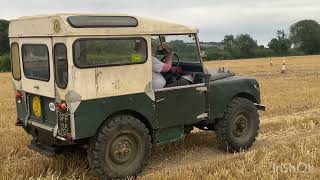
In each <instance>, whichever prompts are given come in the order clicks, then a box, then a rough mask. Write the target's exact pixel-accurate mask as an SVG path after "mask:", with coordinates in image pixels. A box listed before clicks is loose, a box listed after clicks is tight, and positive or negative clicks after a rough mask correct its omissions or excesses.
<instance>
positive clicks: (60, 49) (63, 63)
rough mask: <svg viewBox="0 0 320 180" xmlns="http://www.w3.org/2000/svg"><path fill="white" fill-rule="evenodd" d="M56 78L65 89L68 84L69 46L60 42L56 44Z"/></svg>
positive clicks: (60, 86)
mask: <svg viewBox="0 0 320 180" xmlns="http://www.w3.org/2000/svg"><path fill="white" fill-rule="evenodd" d="M54 64H55V80H56V84H57V86H58V87H59V88H62V89H65V88H66V87H67V84H68V59H67V48H66V46H65V45H64V44H62V43H59V44H56V45H55V46H54Z"/></svg>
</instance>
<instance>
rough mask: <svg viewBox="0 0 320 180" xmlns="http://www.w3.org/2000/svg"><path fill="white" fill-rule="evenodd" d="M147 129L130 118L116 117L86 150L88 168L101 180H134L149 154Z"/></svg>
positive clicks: (149, 146)
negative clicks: (122, 179) (118, 179)
mask: <svg viewBox="0 0 320 180" xmlns="http://www.w3.org/2000/svg"><path fill="white" fill-rule="evenodd" d="M151 146H152V145H151V137H150V135H149V131H148V129H147V128H146V127H145V125H144V124H143V123H142V122H140V121H139V120H138V119H136V118H134V117H132V116H126V115H123V116H116V117H113V118H111V119H109V120H108V121H107V122H106V123H105V124H104V125H103V126H102V128H101V129H100V131H99V132H98V134H97V136H96V137H95V139H93V140H92V142H91V144H90V146H89V148H88V161H89V166H90V167H91V168H92V169H93V170H94V171H95V172H96V174H97V175H98V176H99V177H100V178H101V179H113V178H125V177H128V176H136V175H137V174H138V173H140V172H141V170H142V169H143V167H144V166H145V165H146V162H147V159H148V157H149V155H150V151H151Z"/></svg>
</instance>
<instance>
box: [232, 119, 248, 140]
mask: <svg viewBox="0 0 320 180" xmlns="http://www.w3.org/2000/svg"><path fill="white" fill-rule="evenodd" d="M247 131H248V118H247V117H246V116H245V115H244V114H239V115H238V116H237V117H236V119H235V121H234V124H233V134H234V136H235V137H241V136H243V135H246V134H247Z"/></svg>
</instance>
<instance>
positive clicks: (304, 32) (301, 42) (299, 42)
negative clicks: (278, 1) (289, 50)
mask: <svg viewBox="0 0 320 180" xmlns="http://www.w3.org/2000/svg"><path fill="white" fill-rule="evenodd" d="M290 39H291V41H292V42H293V43H294V45H295V47H296V48H298V49H300V50H302V51H303V52H304V53H306V54H318V53H320V25H319V23H318V22H316V21H314V20H303V21H299V22H297V23H295V24H293V25H292V26H291V27H290Z"/></svg>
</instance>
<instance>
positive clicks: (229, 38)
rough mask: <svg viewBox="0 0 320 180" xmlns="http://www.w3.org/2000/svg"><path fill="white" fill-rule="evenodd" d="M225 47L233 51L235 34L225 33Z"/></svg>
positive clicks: (223, 42)
mask: <svg viewBox="0 0 320 180" xmlns="http://www.w3.org/2000/svg"><path fill="white" fill-rule="evenodd" d="M222 44H223V46H224V49H226V50H228V51H231V50H232V49H233V48H234V36H233V35H225V36H224V39H223V41H222Z"/></svg>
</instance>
